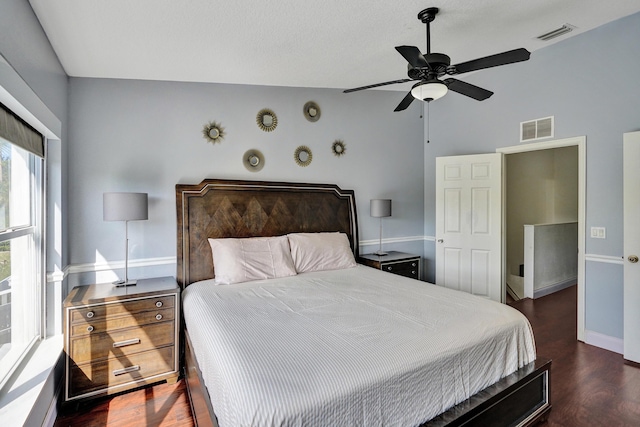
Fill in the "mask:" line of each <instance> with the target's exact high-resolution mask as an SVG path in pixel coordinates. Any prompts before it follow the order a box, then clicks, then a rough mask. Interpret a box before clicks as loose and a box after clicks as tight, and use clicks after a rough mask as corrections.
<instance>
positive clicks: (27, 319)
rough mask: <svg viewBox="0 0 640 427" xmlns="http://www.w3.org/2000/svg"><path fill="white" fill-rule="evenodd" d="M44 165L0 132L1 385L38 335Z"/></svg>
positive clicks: (39, 333)
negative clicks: (3, 136)
mask: <svg viewBox="0 0 640 427" xmlns="http://www.w3.org/2000/svg"><path fill="white" fill-rule="evenodd" d="M4 124H5V122H2V121H0V126H1V125H4ZM23 126H24V125H23ZM26 128H27V127H26V126H25V129H26ZM0 130H1V129H0ZM28 131H29V132H33V131H32V130H31V129H28ZM0 135H4V134H3V133H0ZM40 138H42V137H41V136H40ZM43 169H44V160H43V159H42V157H40V156H37V155H35V154H33V153H32V152H31V151H28V150H27V149H25V148H23V147H21V146H20V145H19V142H18V143H12V142H9V141H8V140H7V139H4V138H2V137H1V136H0V385H2V384H3V383H4V382H6V380H7V379H8V377H9V375H10V374H11V372H13V370H14V369H15V367H16V366H17V365H18V364H19V362H20V361H21V360H22V358H23V356H24V355H25V354H26V353H27V352H28V351H29V349H30V348H31V346H32V345H33V344H35V343H36V342H37V341H38V340H39V338H40V336H41V329H42V326H41V325H42V296H41V295H42V290H43V283H44V274H43V268H44V248H43V238H42V235H43V233H42V232H43V212H44V209H43V193H44V190H43V188H44V185H43V175H44V174H43Z"/></svg>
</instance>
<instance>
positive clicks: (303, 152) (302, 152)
mask: <svg viewBox="0 0 640 427" xmlns="http://www.w3.org/2000/svg"><path fill="white" fill-rule="evenodd" d="M293 159H294V160H295V161H296V163H297V164H298V166H302V167H305V166H309V164H310V163H311V159H313V154H311V149H310V148H309V147H307V146H306V145H301V146H299V147H298V148H296V151H295V152H294V153H293Z"/></svg>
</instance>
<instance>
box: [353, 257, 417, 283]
mask: <svg viewBox="0 0 640 427" xmlns="http://www.w3.org/2000/svg"><path fill="white" fill-rule="evenodd" d="M358 262H359V263H361V264H364V265H368V266H369V267H373V268H377V269H378V270H382V271H387V272H389V273H393V274H398V275H400V276H406V277H411V278H412V279H418V280H419V279H420V256H418V255H414V254H408V253H405V252H396V251H389V252H388V254H387V255H382V256H380V255H376V254H366V255H361V256H360V258H358Z"/></svg>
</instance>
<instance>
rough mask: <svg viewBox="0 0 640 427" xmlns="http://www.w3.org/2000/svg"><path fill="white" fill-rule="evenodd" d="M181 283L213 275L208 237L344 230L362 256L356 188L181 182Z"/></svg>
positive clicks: (178, 199) (178, 202) (178, 198)
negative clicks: (193, 183) (188, 183)
mask: <svg viewBox="0 0 640 427" xmlns="http://www.w3.org/2000/svg"><path fill="white" fill-rule="evenodd" d="M176 209H177V219H178V221H177V223H178V224H177V225H178V240H177V246H178V248H177V249H178V251H177V253H178V271H177V279H178V283H179V284H180V286H182V287H185V286H188V285H189V284H191V283H193V282H197V281H198V280H205V279H211V278H213V277H214V271H213V260H212V258H211V248H210V246H209V242H208V240H207V239H209V238H224V237H237V238H243V237H259V236H281V235H285V234H287V233H303V232H306V233H314V232H321V231H340V232H343V233H346V234H347V236H348V237H349V242H350V243H351V248H352V250H353V253H354V255H355V256H356V257H357V256H358V223H357V217H356V201H355V195H354V192H353V190H342V189H341V188H339V187H338V186H336V185H331V184H302V183H290V182H266V181H233V180H220V179H205V180H204V181H202V182H201V183H200V184H195V185H186V184H178V185H176Z"/></svg>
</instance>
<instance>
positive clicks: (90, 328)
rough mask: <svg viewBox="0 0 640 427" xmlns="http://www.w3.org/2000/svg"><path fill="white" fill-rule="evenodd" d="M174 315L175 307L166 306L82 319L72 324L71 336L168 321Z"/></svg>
mask: <svg viewBox="0 0 640 427" xmlns="http://www.w3.org/2000/svg"><path fill="white" fill-rule="evenodd" d="M174 316H175V310H174V309H173V308H165V309H164V310H159V309H156V310H153V311H143V312H140V313H130V314H125V315H122V316H118V317H115V316H114V317H107V318H104V317H100V318H97V319H96V318H93V319H86V320H85V319H82V320H81V321H79V322H77V323H76V324H74V325H72V326H71V338H72V339H73V338H75V337H78V336H81V335H87V334H97V333H100V332H105V331H113V330H115V329H124V328H131V327H135V326H142V325H148V324H152V323H160V322H166V321H168V320H173V319H174Z"/></svg>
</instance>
